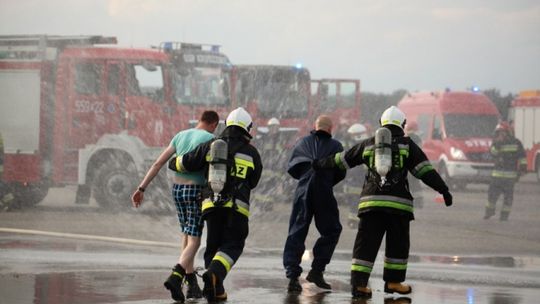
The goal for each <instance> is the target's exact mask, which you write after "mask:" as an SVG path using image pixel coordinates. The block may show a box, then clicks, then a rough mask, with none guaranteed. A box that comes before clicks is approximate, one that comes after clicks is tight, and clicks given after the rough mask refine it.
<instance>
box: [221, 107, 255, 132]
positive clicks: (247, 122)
mask: <svg viewBox="0 0 540 304" xmlns="http://www.w3.org/2000/svg"><path fill="white" fill-rule="evenodd" d="M225 124H226V125H227V127H228V126H239V127H241V128H242V129H244V130H246V131H247V132H249V131H250V130H251V127H252V125H253V122H252V120H251V115H249V113H248V112H247V111H246V110H244V108H242V107H239V108H236V109H235V110H233V111H232V112H231V113H229V116H227V121H226V122H225Z"/></svg>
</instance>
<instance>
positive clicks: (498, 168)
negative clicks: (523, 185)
mask: <svg viewBox="0 0 540 304" xmlns="http://www.w3.org/2000/svg"><path fill="white" fill-rule="evenodd" d="M490 153H491V155H492V157H493V160H494V168H493V171H492V173H491V182H490V184H489V188H488V203H487V204H486V213H485V215H484V219H489V218H490V217H492V216H493V215H495V205H496V203H497V200H498V198H499V196H500V195H501V194H502V195H503V196H504V199H503V206H502V208H501V214H500V217H499V220H501V221H507V220H508V216H509V215H510V211H511V210H512V202H513V200H514V185H515V184H516V182H517V180H518V179H519V176H520V174H521V172H526V170H527V159H526V155H525V150H524V149H523V145H522V144H521V142H520V141H519V139H517V138H515V137H514V136H513V135H512V131H511V127H510V125H509V124H508V123H506V122H501V123H499V124H498V125H497V126H496V128H495V136H494V138H493V141H492V143H491V148H490Z"/></svg>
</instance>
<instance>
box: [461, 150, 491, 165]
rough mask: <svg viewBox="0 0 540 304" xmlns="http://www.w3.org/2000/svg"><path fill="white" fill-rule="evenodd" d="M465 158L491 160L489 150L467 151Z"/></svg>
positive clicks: (486, 161)
mask: <svg viewBox="0 0 540 304" xmlns="http://www.w3.org/2000/svg"><path fill="white" fill-rule="evenodd" d="M467 158H468V159H469V160H470V161H473V162H482V163H488V162H491V161H493V159H492V157H491V154H490V153H489V152H480V153H467Z"/></svg>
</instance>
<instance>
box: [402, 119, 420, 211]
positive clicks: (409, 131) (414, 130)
mask: <svg viewBox="0 0 540 304" xmlns="http://www.w3.org/2000/svg"><path fill="white" fill-rule="evenodd" d="M405 134H406V135H407V136H408V137H409V138H410V139H411V140H412V141H413V142H414V143H415V144H416V145H417V146H418V147H420V148H422V138H421V137H420V135H419V134H418V124H417V123H416V121H411V122H408V123H407V124H405ZM409 188H410V190H411V192H412V193H413V194H414V207H415V208H419V209H422V208H423V207H424V197H423V196H422V188H421V186H420V181H419V180H418V179H416V178H411V179H410V180H409Z"/></svg>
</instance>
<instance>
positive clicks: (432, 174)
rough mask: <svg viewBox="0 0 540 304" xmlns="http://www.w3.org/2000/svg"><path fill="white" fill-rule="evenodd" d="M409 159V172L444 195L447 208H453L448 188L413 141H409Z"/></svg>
mask: <svg viewBox="0 0 540 304" xmlns="http://www.w3.org/2000/svg"><path fill="white" fill-rule="evenodd" d="M409 159H410V162H408V163H407V167H408V168H407V169H408V170H409V172H411V174H412V175H413V176H414V177H416V178H418V179H420V180H422V182H423V183H424V184H426V185H428V186H429V187H430V188H432V189H433V190H435V191H437V192H439V193H440V194H442V196H443V198H444V204H445V205H446V206H447V207H449V206H452V204H453V198H452V194H450V191H449V190H448V186H447V185H446V183H445V182H444V180H443V179H442V178H441V176H440V175H439V173H437V171H436V170H435V168H433V166H432V165H431V163H430V162H429V160H428V159H427V157H426V155H425V154H424V151H422V149H420V147H418V145H417V144H415V143H414V142H413V141H412V140H410V141H409Z"/></svg>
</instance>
